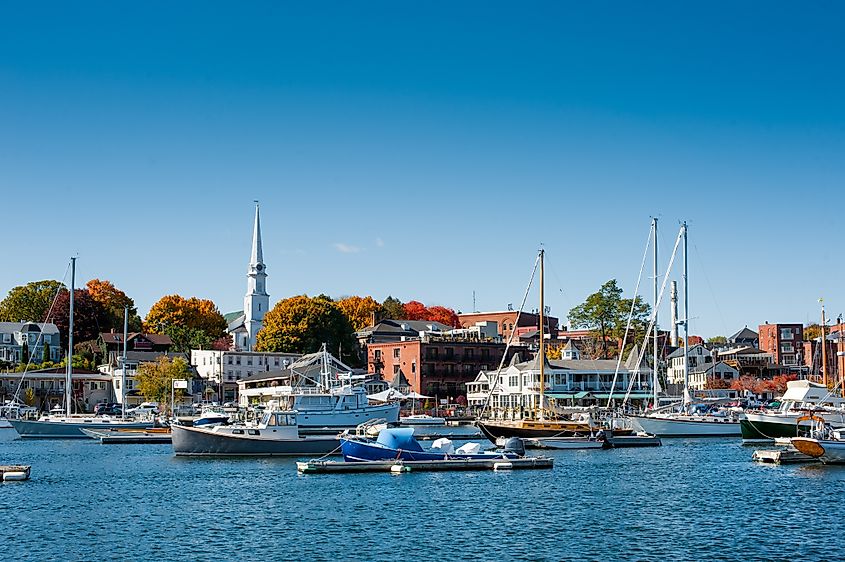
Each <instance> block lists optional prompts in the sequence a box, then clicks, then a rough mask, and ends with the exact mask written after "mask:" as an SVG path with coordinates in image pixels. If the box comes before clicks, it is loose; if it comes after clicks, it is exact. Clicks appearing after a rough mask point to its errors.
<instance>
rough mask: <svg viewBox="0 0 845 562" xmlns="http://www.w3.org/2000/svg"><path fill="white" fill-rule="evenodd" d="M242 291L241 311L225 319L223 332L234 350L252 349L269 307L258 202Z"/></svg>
mask: <svg viewBox="0 0 845 562" xmlns="http://www.w3.org/2000/svg"><path fill="white" fill-rule="evenodd" d="M246 277H247V284H246V287H247V288H246V295H245V296H244V310H243V314H241V315H240V316H238V317H237V318H235V319H234V320H232V321H231V322H230V323H229V327H228V328H227V330H226V331H227V332H228V333H229V334H231V335H232V342H233V344H234V346H235V350H236V351H253V350H254V349H255V338H256V335H257V334H258V331H259V330H260V329H261V327H262V326H263V325H264V315H265V314H266V313H267V310H268V309H269V307H270V295H269V294H267V267H266V266H265V265H264V253H263V251H262V249H261V218H260V216H259V209H258V203H256V204H255V224H254V225H253V229H252V253H251V254H250V258H249V269H248V271H247V274H246Z"/></svg>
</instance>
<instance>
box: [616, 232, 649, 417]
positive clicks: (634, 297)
mask: <svg viewBox="0 0 845 562" xmlns="http://www.w3.org/2000/svg"><path fill="white" fill-rule="evenodd" d="M651 226H652V228H653V229H654V263H653V264H652V273H653V274H654V362H653V363H652V364H651V369H652V381H651V385H652V391H653V392H654V402H652V408H657V304H658V302H657V217H655V218H653V219H652V222H651ZM634 298H636V295H634ZM612 391H613V390H612V389H611V392H612Z"/></svg>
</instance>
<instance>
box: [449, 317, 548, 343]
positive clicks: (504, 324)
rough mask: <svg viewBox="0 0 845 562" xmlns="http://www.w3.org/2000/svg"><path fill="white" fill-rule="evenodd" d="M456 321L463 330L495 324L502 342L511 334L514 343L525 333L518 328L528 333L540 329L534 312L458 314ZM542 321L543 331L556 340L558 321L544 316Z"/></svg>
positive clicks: (538, 320) (538, 319)
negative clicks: (518, 336) (483, 323)
mask: <svg viewBox="0 0 845 562" xmlns="http://www.w3.org/2000/svg"><path fill="white" fill-rule="evenodd" d="M517 316H519V319H517ZM458 320H459V321H460V323H461V326H462V327H464V328H468V327H472V326H475V325H477V324H478V323H479V322H491V323H492V322H495V323H496V325H497V326H498V329H499V335H500V336H501V337H502V340H503V341H504V342H507V341H508V340H509V339H510V337H511V334H514V336H515V337H514V341H516V336H517V335H519V334H520V333H524V332H525V331H526V330H520V328H526V329H528V331H530V330H531V329H534V330H539V329H540V315H539V314H538V313H536V312H525V311H523V312H522V313H519V312H518V311H516V310H502V311H497V312H472V313H468V314H458ZM543 321H544V323H545V328H544V330H543V331H544V332H545V333H546V334H550V336H549V337H550V338H551V339H556V338H557V337H558V319H557V318H556V317H554V316H549V315H544V316H543Z"/></svg>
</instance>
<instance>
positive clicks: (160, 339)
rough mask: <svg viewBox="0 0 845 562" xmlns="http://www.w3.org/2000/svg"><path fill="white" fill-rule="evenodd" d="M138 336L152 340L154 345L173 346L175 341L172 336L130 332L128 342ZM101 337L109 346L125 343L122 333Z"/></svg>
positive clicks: (105, 333) (103, 334) (101, 335)
mask: <svg viewBox="0 0 845 562" xmlns="http://www.w3.org/2000/svg"><path fill="white" fill-rule="evenodd" d="M138 336H143V337H144V338H146V339H148V340H150V341H151V342H152V343H153V345H173V341H172V340H171V339H170V336H168V335H166V334H146V333H143V332H129V334H127V337H126V341H127V342H131V341H133V340H134V339H136V338H137V337H138ZM100 337H101V338H103V341H104V342H105V343H107V344H109V343H114V344H122V343H123V334H122V333H120V332H103V333H101V334H100Z"/></svg>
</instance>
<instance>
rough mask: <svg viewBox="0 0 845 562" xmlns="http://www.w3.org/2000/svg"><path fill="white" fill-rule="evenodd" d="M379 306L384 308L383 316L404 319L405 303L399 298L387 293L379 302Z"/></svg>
mask: <svg viewBox="0 0 845 562" xmlns="http://www.w3.org/2000/svg"><path fill="white" fill-rule="evenodd" d="M381 307H382V309H384V314H385V317H386V318H388V319H389V320H405V305H404V304H402V301H400V300H399V299H396V298H393V297H391V296H389V295H388V297H387V298H386V299H384V302H383V303H381Z"/></svg>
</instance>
